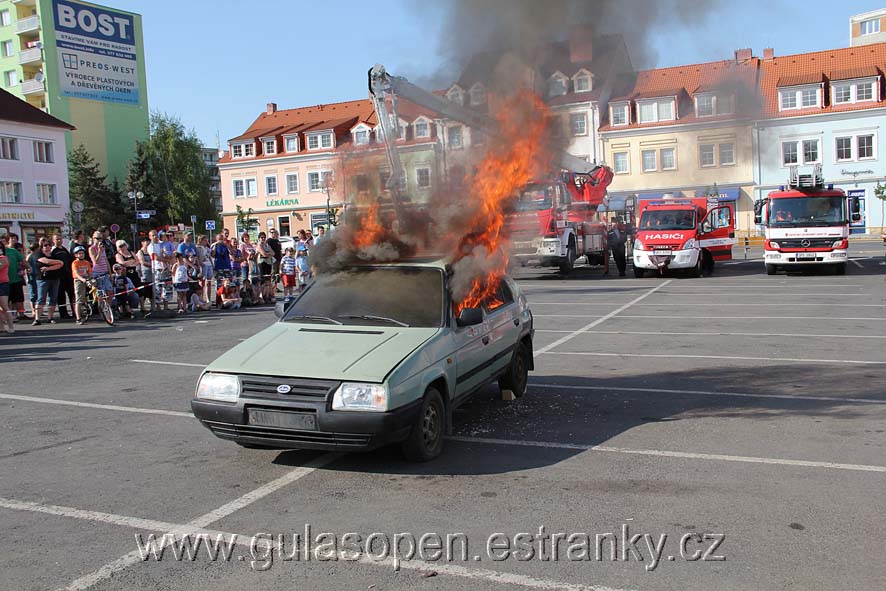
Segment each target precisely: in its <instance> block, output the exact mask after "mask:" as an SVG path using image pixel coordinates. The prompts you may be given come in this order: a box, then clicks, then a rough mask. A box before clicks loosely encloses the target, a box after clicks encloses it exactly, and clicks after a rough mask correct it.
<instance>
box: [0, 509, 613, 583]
mask: <svg viewBox="0 0 886 591" xmlns="http://www.w3.org/2000/svg"><path fill="white" fill-rule="evenodd" d="M0 507H3V508H6V509H12V510H16V511H29V512H32V513H42V514H45V515H56V516H59V517H69V518H73V519H81V520H84V521H91V522H97V523H109V524H113V525H119V526H122V527H131V528H134V529H142V530H146V531H152V532H167V533H170V534H173V535H175V536H179V537H181V536H184V535H191V536H196V535H199V534H204V535H206V536H209V537H210V538H213V539H219V538H221V539H225V540H232V541H233V542H234V543H235V544H237V545H239V546H246V547H250V546H251V544H252V536H250V535H245V534H236V533H231V532H223V531H218V530H210V529H205V528H200V527H195V526H193V525H192V524H177V523H168V522H164V521H154V520H151V519H142V518H140V517H130V516H127V515H115V514H113V513H101V512H97V511H86V510H83V509H77V508H74V507H62V506H59V505H46V504H42V503H34V502H31V501H18V500H15V499H4V498H0ZM161 540H162V538H161ZM271 547H272V549H273V550H277V548H278V546H277V545H276V543H272V544H271ZM158 552H159V549H158ZM133 554H134V555H135V559H132V558H129V557H130V555H133ZM138 562H143V559H142V557H141V553H140V552H139V551H138V550H135V551H133V552H130V553H129V554H126V555H125V556H123V557H121V558H119V559H117V560H115V561H114V562H112V563H108V565H105V566H104V567H102V568H101V569H99V570H97V571H95V573H92V576H91V577H90V578H89V579H87V578H86V577H81V579H78V580H77V581H75V582H74V583H71V584H70V585H68V586H67V587H65V590H66V591H72V590H76V591H83V590H84V589H88V588H89V587H91V586H93V585H95V584H96V583H98V582H100V581H102V580H104V579H106V578H109V577H110V576H113V575H114V574H115V573H117V572H120V571H121V570H124V569H125V568H126V567H128V566H131V565H132V564H135V563H138ZM355 562H359V563H360V564H366V565H371V566H379V567H387V568H390V569H391V570H396V569H405V570H421V571H425V570H434V571H436V572H437V573H438V574H444V575H449V576H453V577H461V578H465V579H473V580H475V581H485V582H493V583H499V584H502V585H509V586H513V585H516V586H519V587H524V588H527V589H539V590H541V591H554V590H565V591H629V590H627V589H621V590H619V589H614V588H612V587H604V586H600V585H582V584H573V583H563V582H560V581H550V580H546V579H539V578H536V577H530V576H526V575H520V574H516V573H506V572H501V571H494V570H489V569H484V568H467V567H464V566H459V565H457V564H447V563H437V562H430V561H423V560H418V559H406V558H398V559H396V560H395V559H394V558H393V557H389V558H385V559H382V560H376V559H374V558H371V557H369V556H366V555H363V556H361V557H360V558H359V559H358V560H356V561H355ZM100 571H101V574H100V575H99V574H98V573H99V572H100ZM99 577H100V578H99Z"/></svg>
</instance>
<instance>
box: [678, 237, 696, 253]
mask: <svg viewBox="0 0 886 591" xmlns="http://www.w3.org/2000/svg"><path fill="white" fill-rule="evenodd" d="M695 246H696V243H695V238H690V239H689V240H687V241H686V244H684V245H683V248H682V249H681V250H692V249H693V248H695Z"/></svg>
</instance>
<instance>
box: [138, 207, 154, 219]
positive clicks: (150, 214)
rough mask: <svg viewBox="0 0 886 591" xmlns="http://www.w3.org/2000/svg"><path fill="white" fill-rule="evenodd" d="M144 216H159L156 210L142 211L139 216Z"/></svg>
mask: <svg viewBox="0 0 886 591" xmlns="http://www.w3.org/2000/svg"><path fill="white" fill-rule="evenodd" d="M142 214H144V215H146V216H148V217H150V216H152V215H157V210H156V209H142V210H140V211H139V212H138V215H142Z"/></svg>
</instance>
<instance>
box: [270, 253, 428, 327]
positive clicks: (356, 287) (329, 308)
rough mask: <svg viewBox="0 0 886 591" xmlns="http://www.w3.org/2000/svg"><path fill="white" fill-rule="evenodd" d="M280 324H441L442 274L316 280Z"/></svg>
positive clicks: (405, 270)
mask: <svg viewBox="0 0 886 591" xmlns="http://www.w3.org/2000/svg"><path fill="white" fill-rule="evenodd" d="M283 320H284V321H289V322H312V323H320V324H345V325H363V326H404V325H407V326H415V327H424V328H432V327H438V326H441V325H442V324H443V272H442V271H441V270H440V269H434V268H422V267H396V266H391V267H365V268H356V269H352V270H349V271H346V272H341V273H332V274H328V275H320V276H319V277H317V279H316V281H314V283H313V284H311V286H310V287H309V288H308V289H307V290H306V291H305V292H304V293H303V294H302V295H301V297H299V298H298V299H297V300H296V301H295V303H293V304H292V306H290V308H289V310H288V311H287V313H286V315H285V316H284V317H283Z"/></svg>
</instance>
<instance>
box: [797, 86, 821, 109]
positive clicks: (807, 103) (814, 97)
mask: <svg viewBox="0 0 886 591" xmlns="http://www.w3.org/2000/svg"><path fill="white" fill-rule="evenodd" d="M800 96H801V100H802V105H803V106H804V107H817V106H818V89H817V88H806V89H803V90H801V91H800Z"/></svg>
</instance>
